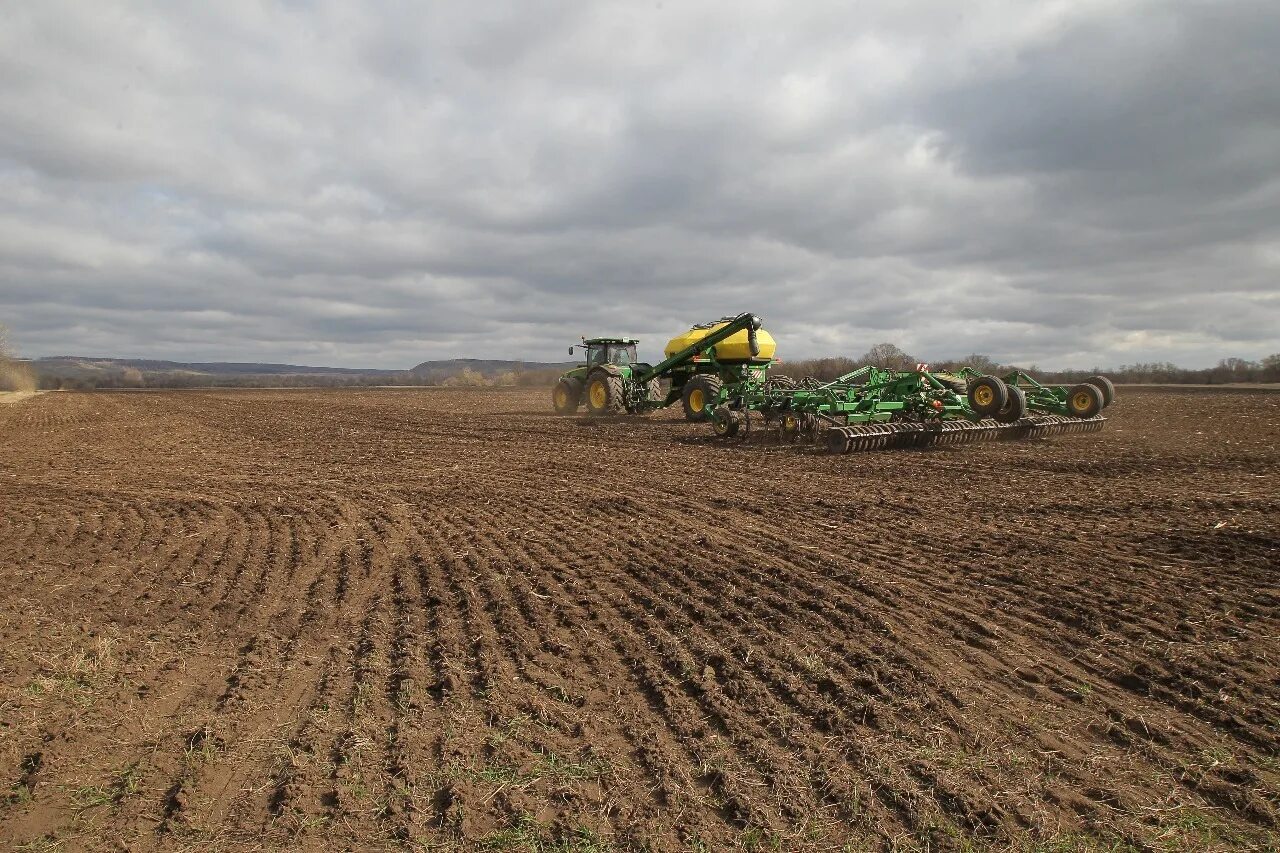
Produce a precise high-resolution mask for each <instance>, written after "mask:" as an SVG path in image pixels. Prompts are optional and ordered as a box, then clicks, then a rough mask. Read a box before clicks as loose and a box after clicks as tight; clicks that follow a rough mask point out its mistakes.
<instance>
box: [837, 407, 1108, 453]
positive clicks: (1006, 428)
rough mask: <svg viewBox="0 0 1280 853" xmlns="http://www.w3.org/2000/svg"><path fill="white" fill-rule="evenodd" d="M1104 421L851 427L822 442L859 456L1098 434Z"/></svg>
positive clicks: (839, 429)
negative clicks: (980, 442) (986, 442)
mask: <svg viewBox="0 0 1280 853" xmlns="http://www.w3.org/2000/svg"><path fill="white" fill-rule="evenodd" d="M1106 420H1107V419H1106V418H1104V417H1102V416H1101V415H1098V416H1095V417H1092V418H1088V419H1085V420H1078V419H1073V418H1066V417H1061V416H1059V415H1046V416H1044V417H1040V418H1022V419H1020V420H1018V421H1016V422H1014V423H1011V424H1002V423H999V422H997V421H994V420H991V419H986V420H982V421H979V422H977V423H971V422H969V421H960V420H955V421H941V422H936V423H931V424H923V423H920V424H913V423H903V422H898V423H892V422H891V423H880V424H855V425H853V426H835V427H831V428H830V429H828V430H827V431H826V443H827V449H828V450H829V451H830V452H832V453H862V452H865V451H871V450H900V449H904V448H911V447H935V446H950V445H957V444H973V443H976V442H979V441H1006V440H1016V439H1025V438H1048V437H1049V436H1055V435H1080V434H1082V433H1089V432H1098V431H1100V430H1101V429H1102V425H1103V424H1104V423H1106Z"/></svg>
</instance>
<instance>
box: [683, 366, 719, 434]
mask: <svg viewBox="0 0 1280 853" xmlns="http://www.w3.org/2000/svg"><path fill="white" fill-rule="evenodd" d="M720 384H721V383H720V377H718V376H702V375H699V376H695V377H693V378H692V379H690V380H689V381H688V382H686V383H684V391H682V392H681V394H680V405H681V407H682V408H683V409H684V419H685V420H686V421H693V422H695V423H698V422H701V421H705V420H708V418H707V406H708V405H709V404H711V403H712V402H714V401H715V399H716V398H717V397H718V396H720Z"/></svg>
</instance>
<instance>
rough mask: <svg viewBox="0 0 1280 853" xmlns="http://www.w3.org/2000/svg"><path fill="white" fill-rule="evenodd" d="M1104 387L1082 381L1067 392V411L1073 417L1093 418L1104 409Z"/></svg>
mask: <svg viewBox="0 0 1280 853" xmlns="http://www.w3.org/2000/svg"><path fill="white" fill-rule="evenodd" d="M1102 400H1103V398H1102V389H1100V388H1099V387H1098V386H1097V385H1093V384H1090V383H1088V382H1082V383H1080V384H1079V385H1076V386H1074V387H1073V388H1072V389H1071V390H1070V391H1068V392H1067V411H1068V412H1070V413H1071V417H1073V418H1091V417H1093V416H1094V415H1096V414H1098V412H1100V411H1102Z"/></svg>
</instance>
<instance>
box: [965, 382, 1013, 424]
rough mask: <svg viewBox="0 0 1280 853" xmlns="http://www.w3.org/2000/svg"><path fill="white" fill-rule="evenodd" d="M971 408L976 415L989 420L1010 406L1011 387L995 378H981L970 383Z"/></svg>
mask: <svg viewBox="0 0 1280 853" xmlns="http://www.w3.org/2000/svg"><path fill="white" fill-rule="evenodd" d="M968 396H969V406H970V408H972V409H973V411H974V413H975V414H977V415H979V416H981V417H984V418H989V417H991V416H992V415H996V414H999V413H1000V411H1001V410H1002V409H1004V407H1005V406H1007V405H1009V386H1008V385H1005V384H1004V382H1003V381H1002V380H1001V379H999V378H998V377H995V376H979V377H978V378H977V379H975V380H973V381H972V382H970V383H969V390H968Z"/></svg>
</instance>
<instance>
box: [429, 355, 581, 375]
mask: <svg viewBox="0 0 1280 853" xmlns="http://www.w3.org/2000/svg"><path fill="white" fill-rule="evenodd" d="M574 364H575V362H572V361H568V362H558V361H555V362H553V361H502V360H501V359H493V358H450V359H445V360H443V361H424V362H422V364H419V365H416V366H414V367H411V368H409V372H410V373H416V374H418V375H419V376H431V375H435V374H439V375H442V376H456V375H457V374H459V373H461V372H462V371H463V370H474V371H475V372H476V373H480V374H482V375H484V376H494V375H496V374H499V373H507V372H510V371H515V372H517V373H518V372H521V371H530V370H554V371H556V372H557V373H563V372H564V371H566V370H568V369H569V368H571V367H573V366H574Z"/></svg>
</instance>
